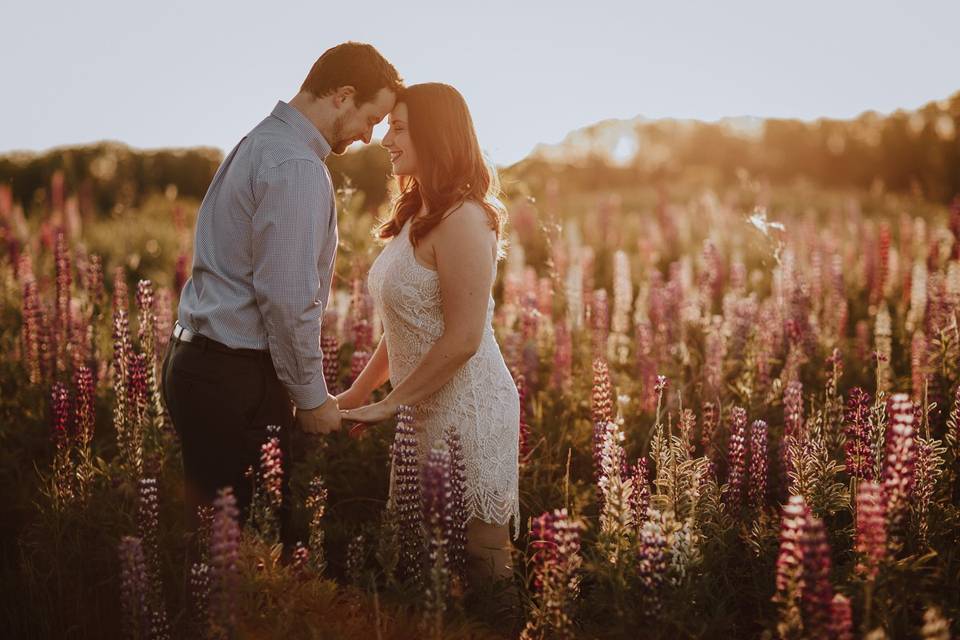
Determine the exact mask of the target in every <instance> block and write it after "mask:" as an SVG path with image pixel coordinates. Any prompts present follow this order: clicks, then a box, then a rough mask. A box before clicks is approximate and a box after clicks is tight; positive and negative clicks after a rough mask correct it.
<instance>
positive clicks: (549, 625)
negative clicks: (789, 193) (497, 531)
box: [521, 509, 584, 639]
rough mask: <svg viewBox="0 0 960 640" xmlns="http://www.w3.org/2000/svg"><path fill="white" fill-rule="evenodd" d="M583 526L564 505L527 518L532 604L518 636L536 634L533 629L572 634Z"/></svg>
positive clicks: (561, 634)
mask: <svg viewBox="0 0 960 640" xmlns="http://www.w3.org/2000/svg"><path fill="white" fill-rule="evenodd" d="M583 528H584V527H583V524H582V523H581V522H580V521H579V520H573V519H571V518H570V517H569V516H568V515H567V510H566V509H557V510H555V511H553V512H546V513H544V514H542V515H541V516H539V517H538V518H534V519H533V521H532V522H531V526H530V540H531V542H530V546H531V547H533V548H534V549H535V551H534V555H533V565H534V567H533V574H534V580H533V590H534V599H535V601H536V607H535V609H534V610H533V611H532V612H531V619H530V620H529V621H528V622H527V626H526V628H525V629H524V632H523V634H522V635H521V637H522V638H533V637H536V635H535V634H536V633H537V632H539V633H540V634H541V635H543V634H548V633H549V634H552V635H554V636H556V637H557V638H564V639H568V638H573V619H572V610H573V604H574V601H575V600H576V598H577V595H578V593H579V590H580V578H579V576H578V575H577V574H578V571H579V569H580V565H581V563H582V559H581V557H580V534H581V532H582V531H583Z"/></svg>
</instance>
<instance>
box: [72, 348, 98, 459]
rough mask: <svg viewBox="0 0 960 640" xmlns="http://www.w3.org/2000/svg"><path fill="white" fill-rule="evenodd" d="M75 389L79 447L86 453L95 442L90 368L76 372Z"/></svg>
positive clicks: (83, 368) (74, 376) (74, 378)
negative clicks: (92, 442)
mask: <svg viewBox="0 0 960 640" xmlns="http://www.w3.org/2000/svg"><path fill="white" fill-rule="evenodd" d="M73 388H74V393H75V394H76V399H77V421H76V429H77V434H76V437H77V447H78V448H79V449H80V451H81V452H85V451H88V450H89V448H90V442H91V441H92V440H93V429H94V418H95V410H94V389H93V372H92V371H90V369H89V368H88V367H79V368H78V369H77V370H76V371H74V374H73Z"/></svg>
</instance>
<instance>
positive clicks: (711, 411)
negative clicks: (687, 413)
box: [700, 402, 720, 462]
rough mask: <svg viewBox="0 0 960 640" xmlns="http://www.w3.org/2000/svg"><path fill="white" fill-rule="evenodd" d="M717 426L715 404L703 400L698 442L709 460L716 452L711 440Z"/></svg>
mask: <svg viewBox="0 0 960 640" xmlns="http://www.w3.org/2000/svg"><path fill="white" fill-rule="evenodd" d="M719 426H720V412H719V411H718V410H717V405H716V404H714V403H713V402H704V403H703V418H702V422H701V425H700V444H701V445H702V446H703V452H704V454H706V455H708V456H709V457H710V459H711V460H713V458H714V455H715V452H716V443H715V442H714V441H713V437H714V435H715V434H716V432H717V428H718V427H719ZM713 461H714V462H716V461H715V460H713Z"/></svg>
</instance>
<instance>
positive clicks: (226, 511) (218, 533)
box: [210, 487, 240, 630]
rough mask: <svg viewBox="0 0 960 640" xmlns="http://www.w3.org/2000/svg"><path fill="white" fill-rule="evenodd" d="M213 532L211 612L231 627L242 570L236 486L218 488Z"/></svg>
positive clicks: (224, 626)
mask: <svg viewBox="0 0 960 640" xmlns="http://www.w3.org/2000/svg"><path fill="white" fill-rule="evenodd" d="M213 507H214V516H213V530H212V531H211V534H210V583H211V593H210V596H211V597H210V605H211V606H210V613H211V618H212V622H213V623H214V624H215V625H216V626H217V627H219V628H221V629H225V630H229V629H231V628H232V627H233V626H234V624H235V623H236V589H237V581H238V580H239V574H240V567H239V562H240V525H239V523H238V521H237V518H238V517H239V515H240V514H239V511H238V510H237V500H236V498H234V496H233V489H232V488H231V487H225V488H223V489H220V490H219V491H218V492H217V498H216V500H214V503H213Z"/></svg>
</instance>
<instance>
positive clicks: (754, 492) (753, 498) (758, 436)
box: [750, 420, 767, 511]
mask: <svg viewBox="0 0 960 640" xmlns="http://www.w3.org/2000/svg"><path fill="white" fill-rule="evenodd" d="M766 503H767V423H766V422H764V421H763V420H755V421H754V422H753V425H752V426H751V428H750V504H751V506H753V508H754V509H756V510H757V511H761V510H762V509H763V507H764V506H765V505H766Z"/></svg>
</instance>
